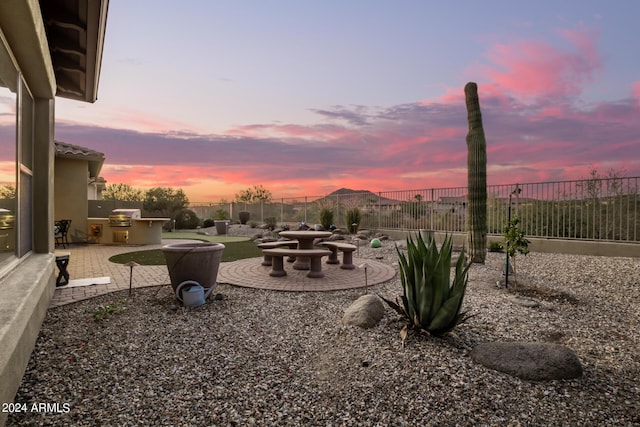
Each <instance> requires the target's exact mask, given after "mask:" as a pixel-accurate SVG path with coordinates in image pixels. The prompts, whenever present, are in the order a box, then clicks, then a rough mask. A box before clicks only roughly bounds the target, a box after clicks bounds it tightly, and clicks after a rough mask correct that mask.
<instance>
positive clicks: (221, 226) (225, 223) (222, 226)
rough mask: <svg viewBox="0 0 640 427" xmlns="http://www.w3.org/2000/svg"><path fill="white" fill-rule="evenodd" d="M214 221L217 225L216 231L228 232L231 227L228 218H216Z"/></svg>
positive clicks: (219, 232)
mask: <svg viewBox="0 0 640 427" xmlns="http://www.w3.org/2000/svg"><path fill="white" fill-rule="evenodd" d="M213 223H214V224H215V226H216V233H218V234H227V228H228V227H229V220H228V219H222V220H218V219H216V220H215V221H213Z"/></svg>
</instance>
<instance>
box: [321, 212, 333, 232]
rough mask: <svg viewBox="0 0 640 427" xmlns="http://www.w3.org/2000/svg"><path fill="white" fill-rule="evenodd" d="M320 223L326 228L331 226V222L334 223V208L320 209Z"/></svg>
mask: <svg viewBox="0 0 640 427" xmlns="http://www.w3.org/2000/svg"><path fill="white" fill-rule="evenodd" d="M320 224H322V227H323V228H324V229H325V230H328V229H330V228H331V224H333V210H332V209H329V208H322V209H320Z"/></svg>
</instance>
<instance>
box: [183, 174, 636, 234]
mask: <svg viewBox="0 0 640 427" xmlns="http://www.w3.org/2000/svg"><path fill="white" fill-rule="evenodd" d="M639 189H640V177H632V178H626V177H625V178H592V179H587V180H579V181H556V182H541V183H525V184H510V185H491V186H488V187H487V195H488V197H487V224H488V231H489V233H490V234H502V230H503V227H504V226H505V224H506V223H507V219H508V215H509V213H508V212H509V206H511V212H512V215H513V216H517V217H518V218H519V219H520V227H521V229H522V230H523V231H524V233H525V234H526V235H527V236H530V237H547V238H562V239H589V240H610V241H626V242H640V233H639V231H640V206H639V205H640V197H639V195H638V192H639ZM190 208H191V209H193V210H194V211H195V212H196V214H197V215H198V216H199V217H200V218H214V217H216V216H221V213H222V212H224V213H226V215H227V216H228V217H229V218H231V219H234V220H237V219H238V218H239V212H240V211H247V212H249V214H250V219H249V222H255V223H256V224H261V223H264V222H272V223H277V224H285V223H286V224H296V223H300V222H305V223H309V224H316V223H319V222H320V210H321V209H322V208H329V209H331V210H332V211H333V214H334V223H335V224H336V225H337V226H338V227H344V228H346V227H347V224H346V219H345V217H346V212H347V210H348V209H350V208H358V209H359V210H360V213H361V223H360V226H361V228H370V229H398V230H419V229H428V230H435V231H448V232H464V231H465V230H466V228H465V223H466V214H467V189H466V187H454V188H431V189H422V190H402V191H383V192H378V193H373V192H369V191H362V192H355V193H336V194H331V195H329V196H315V197H311V196H303V197H297V198H280V199H273V200H272V201H271V202H269V203H255V204H244V203H224V204H220V203H218V204H215V203H206V204H205V203H194V204H192V205H191V206H190ZM216 214H217V215H216Z"/></svg>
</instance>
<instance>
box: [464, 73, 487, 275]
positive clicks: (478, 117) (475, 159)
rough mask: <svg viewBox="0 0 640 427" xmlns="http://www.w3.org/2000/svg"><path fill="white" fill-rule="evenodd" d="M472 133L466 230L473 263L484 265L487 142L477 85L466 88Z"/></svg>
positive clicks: (468, 169)
mask: <svg viewBox="0 0 640 427" xmlns="http://www.w3.org/2000/svg"><path fill="white" fill-rule="evenodd" d="M464 96H465V100H466V104H467V118H468V120H469V133H467V176H468V178H467V179H468V196H467V197H468V208H467V230H468V232H467V233H468V234H467V237H468V244H469V256H470V258H471V262H476V263H482V264H484V261H485V258H486V255H487V142H486V140H485V138H484V129H483V127H482V114H481V113H480V101H479V99H478V85H477V84H475V83H473V82H469V83H467V84H466V85H465V87H464Z"/></svg>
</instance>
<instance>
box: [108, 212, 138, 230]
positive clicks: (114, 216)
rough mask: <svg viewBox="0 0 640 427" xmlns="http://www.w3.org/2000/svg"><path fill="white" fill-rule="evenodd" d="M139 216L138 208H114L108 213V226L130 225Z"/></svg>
mask: <svg viewBox="0 0 640 427" xmlns="http://www.w3.org/2000/svg"><path fill="white" fill-rule="evenodd" d="M141 217H142V215H141V214H140V209H114V210H112V211H111V215H109V226H110V227H131V226H132V225H133V220H134V219H136V218H141Z"/></svg>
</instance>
